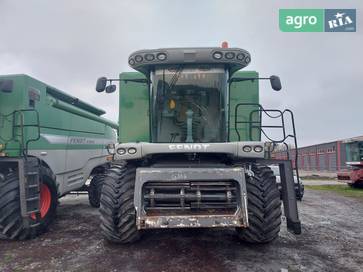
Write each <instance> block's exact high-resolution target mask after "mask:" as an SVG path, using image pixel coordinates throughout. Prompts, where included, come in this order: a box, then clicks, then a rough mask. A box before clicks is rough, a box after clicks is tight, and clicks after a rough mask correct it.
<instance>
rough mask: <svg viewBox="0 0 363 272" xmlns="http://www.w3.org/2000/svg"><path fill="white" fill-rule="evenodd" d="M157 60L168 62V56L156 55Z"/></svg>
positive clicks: (163, 54)
mask: <svg viewBox="0 0 363 272" xmlns="http://www.w3.org/2000/svg"><path fill="white" fill-rule="evenodd" d="M156 58H157V59H158V60H161V61H164V60H166V54H165V53H159V54H157V55H156Z"/></svg>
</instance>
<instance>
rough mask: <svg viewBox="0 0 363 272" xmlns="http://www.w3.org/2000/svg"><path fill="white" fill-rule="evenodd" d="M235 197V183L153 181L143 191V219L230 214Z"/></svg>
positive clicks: (236, 188)
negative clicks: (162, 216) (157, 216)
mask: <svg viewBox="0 0 363 272" xmlns="http://www.w3.org/2000/svg"><path fill="white" fill-rule="evenodd" d="M237 195H239V190H238V183H237V182H236V181H167V182H155V181H153V182H147V183H146V184H145V185H144V187H143V200H144V201H143V203H144V210H145V212H146V214H147V215H156V214H173V215H174V214H176V215H177V214H185V213H191V214H216V213H218V214H221V213H226V214H231V213H234V212H235V211H236V209H237V202H238V199H237Z"/></svg>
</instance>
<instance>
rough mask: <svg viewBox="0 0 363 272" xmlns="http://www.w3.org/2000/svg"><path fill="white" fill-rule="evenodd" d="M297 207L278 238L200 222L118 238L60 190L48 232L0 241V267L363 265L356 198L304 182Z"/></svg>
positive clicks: (81, 199) (82, 202) (360, 206)
mask: <svg viewBox="0 0 363 272" xmlns="http://www.w3.org/2000/svg"><path fill="white" fill-rule="evenodd" d="M299 207H300V216H301V220H302V223H303V233H302V235H300V236H295V235H293V234H290V233H288V232H287V231H286V227H285V224H283V227H282V230H281V233H280V237H279V239H277V240H276V241H274V242H273V243H272V244H269V245H265V246H256V245H248V244H244V243H241V242H240V241H238V239H237V238H236V236H235V234H234V231H233V230H208V229H195V230H163V231H148V232H146V233H145V234H144V236H143V239H142V240H141V241H140V242H138V243H136V244H133V245H129V246H122V245H111V244H109V243H107V242H105V241H104V240H103V239H102V237H101V234H100V232H99V217H98V211H97V209H94V208H91V207H90V206H89V205H88V200H87V196H85V195H83V196H68V197H66V198H64V199H62V200H61V203H60V206H59V212H58V218H57V221H56V222H55V223H54V224H53V225H52V227H51V229H50V231H49V232H48V233H46V234H44V235H42V236H41V237H39V238H37V239H35V240H32V241H24V242H13V241H0V271H363V232H362V225H363V217H362V215H363V202H362V201H360V200H357V199H353V198H347V197H344V196H339V195H336V194H334V193H331V192H324V191H312V190H306V195H305V198H304V200H303V201H302V202H301V203H299Z"/></svg>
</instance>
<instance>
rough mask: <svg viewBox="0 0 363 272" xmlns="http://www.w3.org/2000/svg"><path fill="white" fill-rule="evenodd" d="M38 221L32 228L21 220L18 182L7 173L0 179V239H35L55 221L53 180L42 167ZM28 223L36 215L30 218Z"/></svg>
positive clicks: (16, 177)
mask: <svg viewBox="0 0 363 272" xmlns="http://www.w3.org/2000/svg"><path fill="white" fill-rule="evenodd" d="M40 176H41V187H40V218H39V222H38V223H39V224H38V225H37V226H35V227H32V228H30V227H28V226H27V224H25V220H24V219H23V217H22V216H21V211H20V195H19V179H18V173H17V172H16V171H9V172H8V173H6V174H5V175H4V178H0V233H1V235H0V238H2V239H14V240H24V239H30V238H34V237H36V236H38V235H40V234H41V233H43V232H45V231H46V230H47V229H48V226H49V225H50V223H51V222H52V221H53V220H54V217H55V214H56V208H57V190H56V188H55V178H54V176H53V175H52V173H51V171H50V170H49V169H48V168H45V167H41V169H40ZM29 221H30V223H31V224H32V223H35V222H36V215H35V214H30V215H29Z"/></svg>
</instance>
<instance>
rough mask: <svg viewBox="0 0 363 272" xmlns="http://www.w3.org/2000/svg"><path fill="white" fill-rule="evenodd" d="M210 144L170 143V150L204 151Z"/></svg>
mask: <svg viewBox="0 0 363 272" xmlns="http://www.w3.org/2000/svg"><path fill="white" fill-rule="evenodd" d="M209 146H210V144H170V145H169V149H170V150H192V151H198V150H202V151H206V150H207V148H208V147H209Z"/></svg>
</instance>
